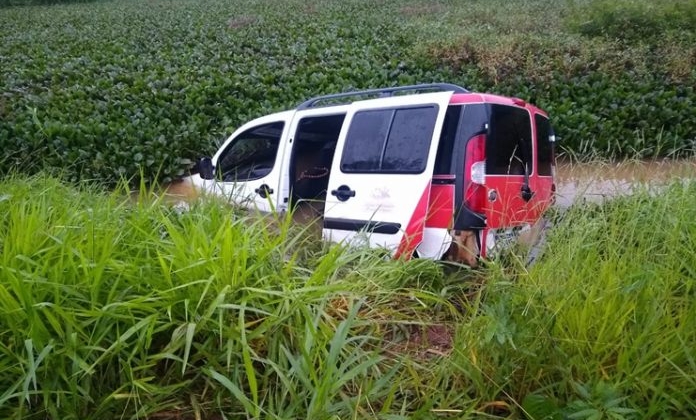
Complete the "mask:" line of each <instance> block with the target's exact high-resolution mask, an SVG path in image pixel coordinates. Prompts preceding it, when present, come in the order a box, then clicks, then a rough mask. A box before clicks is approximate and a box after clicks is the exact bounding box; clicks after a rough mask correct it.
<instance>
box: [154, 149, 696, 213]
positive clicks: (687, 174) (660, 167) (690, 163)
mask: <svg viewBox="0 0 696 420" xmlns="http://www.w3.org/2000/svg"><path fill="white" fill-rule="evenodd" d="M695 177H696V159H689V160H656V161H620V162H612V163H610V162H589V163H576V162H573V163H570V162H560V163H559V164H558V166H557V168H556V188H557V189H556V205H557V206H559V207H561V208H567V207H569V206H570V205H571V204H573V203H575V202H577V201H585V202H600V201H602V200H606V199H610V198H612V197H617V196H623V195H629V194H631V193H632V192H633V191H634V190H635V189H636V188H644V187H646V186H649V187H658V188H659V186H661V185H665V184H667V183H669V182H672V181H675V180H688V179H693V178H695ZM164 195H165V198H166V200H167V201H170V202H179V201H191V200H194V199H196V198H197V197H198V195H199V194H198V192H197V191H195V190H194V188H193V187H192V185H191V184H190V182H188V181H187V180H186V179H184V180H181V181H177V182H174V183H171V184H169V185H167V186H166V187H165V188H164Z"/></svg>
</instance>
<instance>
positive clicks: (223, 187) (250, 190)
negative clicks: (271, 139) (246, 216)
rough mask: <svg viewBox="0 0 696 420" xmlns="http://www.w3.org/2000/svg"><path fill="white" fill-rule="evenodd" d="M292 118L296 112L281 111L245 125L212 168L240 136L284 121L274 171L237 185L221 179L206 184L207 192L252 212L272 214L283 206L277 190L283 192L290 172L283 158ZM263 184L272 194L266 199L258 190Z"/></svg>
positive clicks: (220, 149) (218, 154)
mask: <svg viewBox="0 0 696 420" xmlns="http://www.w3.org/2000/svg"><path fill="white" fill-rule="evenodd" d="M293 115H295V111H286V112H280V113H276V114H271V115H267V116H264V117H261V118H257V119H255V120H253V121H250V122H248V123H246V124H244V125H242V126H241V127H239V128H238V129H237V130H235V132H234V133H232V135H231V136H230V137H229V138H228V139H227V140H226V141H225V143H223V145H222V147H220V148H219V149H218V151H217V152H216V153H215V155H214V156H213V159H212V160H213V166H215V167H216V168H217V166H218V160H219V159H220V155H221V154H222V153H223V152H224V151H225V149H227V147H229V146H230V145H231V144H232V143H233V142H234V141H235V140H236V139H237V137H238V136H239V135H240V134H241V133H244V132H245V131H247V130H250V129H253V128H254V127H257V126H260V125H264V124H269V123H274V122H283V123H284V127H283V133H282V135H281V138H280V143H279V144H278V151H277V154H276V158H275V162H274V165H273V168H272V169H271V171H270V172H269V173H268V174H267V175H265V176H263V177H262V178H259V179H253V180H244V181H241V180H240V181H237V182H224V181H219V180H217V181H204V187H205V190H206V191H207V192H211V193H214V194H217V195H220V196H223V197H225V198H226V199H227V200H229V201H230V202H233V203H235V204H238V205H241V206H244V207H247V208H250V209H257V210H260V211H263V212H270V211H273V210H275V209H278V206H279V204H282V202H280V201H281V200H279V197H280V195H281V194H279V193H278V191H279V189H280V181H281V177H282V175H283V174H284V173H285V172H287V167H286V166H285V165H284V162H285V159H284V156H285V155H286V151H287V150H289V149H288V142H287V139H288V133H290V123H291V121H292V117H293ZM264 185H265V186H268V187H269V188H270V190H269V191H271V190H272V191H273V192H272V193H270V194H266V197H263V196H262V195H261V194H259V192H258V191H257V190H259V189H260V188H262V186H264Z"/></svg>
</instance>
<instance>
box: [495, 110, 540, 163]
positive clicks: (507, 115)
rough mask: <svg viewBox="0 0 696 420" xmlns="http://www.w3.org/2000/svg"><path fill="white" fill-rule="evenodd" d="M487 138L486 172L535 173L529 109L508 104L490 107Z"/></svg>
mask: <svg viewBox="0 0 696 420" xmlns="http://www.w3.org/2000/svg"><path fill="white" fill-rule="evenodd" d="M490 111H491V115H490V127H489V132H488V137H487V139H486V173H487V174H490V175H524V174H525V167H526V169H527V173H531V172H532V125H531V122H530V118H529V112H527V110H525V109H523V108H517V107H513V106H507V105H491V106H490Z"/></svg>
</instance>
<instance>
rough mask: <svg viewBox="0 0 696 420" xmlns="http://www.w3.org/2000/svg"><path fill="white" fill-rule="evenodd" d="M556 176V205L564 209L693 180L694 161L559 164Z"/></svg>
mask: <svg viewBox="0 0 696 420" xmlns="http://www.w3.org/2000/svg"><path fill="white" fill-rule="evenodd" d="M556 174H557V179H556V204H557V206H559V207H561V208H566V207H569V206H570V205H571V204H573V203H575V202H578V201H584V202H594V203H596V202H601V201H603V200H606V199H609V198H613V197H618V196H625V195H630V194H631V193H632V192H633V191H635V189H636V188H644V187H646V186H649V187H657V188H659V187H660V186H661V185H665V184H668V183H670V182H672V181H675V180H686V179H692V178H694V177H696V159H689V160H660V161H624V162H616V163H608V162H600V163H596V162H595V163H560V164H559V165H558V167H557V171H556Z"/></svg>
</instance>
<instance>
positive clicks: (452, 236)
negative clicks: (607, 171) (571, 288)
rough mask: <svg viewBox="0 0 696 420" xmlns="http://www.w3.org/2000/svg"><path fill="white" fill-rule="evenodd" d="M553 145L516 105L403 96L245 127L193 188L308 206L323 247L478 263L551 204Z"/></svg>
mask: <svg viewBox="0 0 696 420" xmlns="http://www.w3.org/2000/svg"><path fill="white" fill-rule="evenodd" d="M554 141H555V136H554V134H553V130H552V128H551V125H550V123H549V118H548V116H547V114H546V113H545V112H544V111H542V110H541V109H539V108H537V107H535V106H534V105H531V104H528V103H526V102H525V101H523V100H521V99H517V98H507V97H502V96H497V95H491V94H481V93H473V92H469V91H467V90H466V89H464V88H462V87H459V86H456V85H451V84H428V85H416V86H402V87H393V88H385V89H374V90H368V91H359V92H347V93H340V94H335V95H327V96H320V97H316V98H312V99H310V100H308V101H306V102H304V103H302V104H300V105H299V106H298V107H297V108H295V109H293V110H290V111H285V112H280V113H276V114H272V115H267V116H264V117H261V118H258V119H255V120H253V121H251V122H248V123H246V124H244V125H243V126H241V127H240V128H239V129H237V130H236V131H235V132H234V133H233V134H232V135H231V136H230V137H229V138H228V139H227V140H226V141H225V142H224V144H223V145H222V147H221V148H220V149H219V150H218V151H217V152H216V153H215V155H214V156H213V157H212V159H211V158H204V159H202V160H201V161H200V162H199V164H198V173H197V174H194V175H192V176H191V178H190V180H191V182H193V184H194V185H195V186H196V187H198V188H200V189H203V190H206V191H210V192H214V193H216V194H222V195H225V196H227V197H229V198H230V199H231V200H232V201H234V202H235V203H237V204H239V205H243V206H247V207H251V208H257V209H259V210H261V211H268V212H270V211H289V210H293V209H297V208H301V207H303V206H310V207H311V208H313V209H314V210H315V211H316V214H317V216H318V217H319V218H320V220H321V221H322V223H323V236H324V238H325V239H327V240H330V241H334V242H347V243H355V242H359V243H367V244H369V245H370V246H373V247H386V248H388V249H389V250H390V251H391V252H392V254H393V255H394V256H395V257H396V258H410V257H411V256H416V255H417V256H418V257H420V258H430V259H441V258H445V257H448V258H449V259H455V260H459V261H463V262H466V263H469V264H475V262H476V258H478V257H486V256H487V255H490V254H491V253H492V252H493V250H494V249H495V248H496V244H497V243H499V242H500V241H501V240H502V239H506V238H509V237H510V236H511V235H514V233H515V232H516V231H519V230H524V229H526V228H528V227H530V226H532V225H534V224H535V223H537V222H538V221H539V220H540V219H541V217H542V214H543V213H544V211H545V210H546V209H547V208H548V207H549V206H550V205H551V203H552V201H553V193H554V190H555V185H554Z"/></svg>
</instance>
